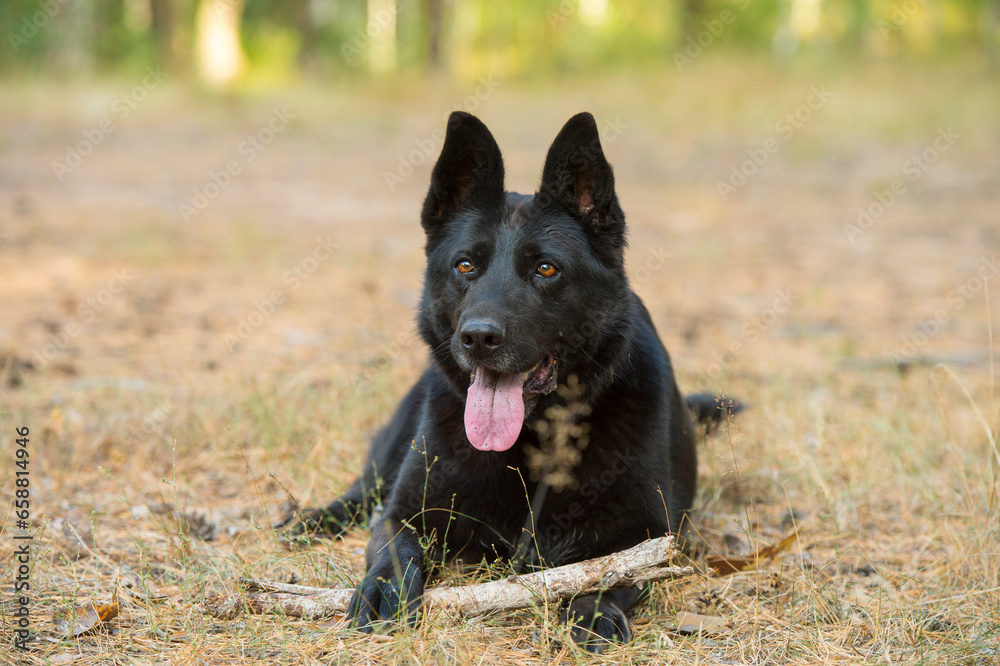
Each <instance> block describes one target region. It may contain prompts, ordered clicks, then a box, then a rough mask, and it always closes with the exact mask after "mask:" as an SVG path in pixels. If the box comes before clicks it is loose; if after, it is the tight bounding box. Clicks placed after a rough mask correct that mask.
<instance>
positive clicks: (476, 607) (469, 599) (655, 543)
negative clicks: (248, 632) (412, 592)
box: [205, 536, 693, 619]
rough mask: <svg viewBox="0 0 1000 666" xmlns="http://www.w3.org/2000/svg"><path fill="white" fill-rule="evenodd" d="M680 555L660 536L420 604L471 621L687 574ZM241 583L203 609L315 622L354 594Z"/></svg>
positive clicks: (442, 590) (428, 594)
mask: <svg viewBox="0 0 1000 666" xmlns="http://www.w3.org/2000/svg"><path fill="white" fill-rule="evenodd" d="M678 553H679V551H678V549H677V545H676V542H675V539H674V537H672V536H666V537H660V538H658V539H652V540H650V541H645V542H643V543H640V544H639V545H638V546H634V547H632V548H629V549H628V550H623V551H621V552H618V553H612V554H611V555H607V556H605V557H598V558H594V559H592V560H586V561H584V562H576V563H574V564H567V565H565V566H562V567H556V568H555V569H547V570H544V571H539V572H537V573H532V574H526V575H523V576H514V575H512V576H509V577H508V578H506V579H504V580H497V581H492V582H489V583H479V584H477V585H463V586H461V587H437V588H431V589H429V590H426V591H425V592H424V606H425V607H429V608H433V609H436V610H441V611H444V612H445V613H447V614H448V615H450V616H452V617H455V618H459V617H475V616H478V615H485V614H487V613H491V612H494V611H512V610H518V609H521V608H529V607H531V606H532V605H535V604H542V603H547V602H551V601H559V600H562V599H568V598H570V597H573V596H576V595H580V594H593V593H596V592H600V591H601V590H609V589H615V588H622V587H631V586H632V585H644V584H646V583H650V582H652V581H656V580H662V579H664V578H672V577H675V576H684V575H688V574H691V573H692V572H693V569H692V568H691V567H679V566H672V565H671V564H670V563H671V562H672V561H673V559H674V558H675V557H676V556H677V555H678ZM240 585H241V586H242V587H243V588H244V590H245V592H242V593H238V594H232V595H228V596H223V597H221V598H215V599H211V600H209V601H206V602H205V608H206V610H207V611H208V612H209V613H211V614H212V615H215V616H217V617H220V618H225V619H230V618H232V617H235V616H236V615H238V614H239V613H240V612H241V611H243V610H247V611H249V612H253V613H276V614H283V615H288V616H292V617H303V618H307V619H319V618H324V617H329V616H331V615H344V614H346V613H347V611H348V604H349V603H350V600H351V595H352V594H353V592H354V590H336V589H329V588H322V587H309V586H306V585H290V584H287V583H276V582H272V581H265V580H258V579H254V578H241V579H240Z"/></svg>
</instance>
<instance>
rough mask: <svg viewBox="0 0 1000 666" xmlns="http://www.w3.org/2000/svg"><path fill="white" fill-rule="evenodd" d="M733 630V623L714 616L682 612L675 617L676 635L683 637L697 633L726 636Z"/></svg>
mask: <svg viewBox="0 0 1000 666" xmlns="http://www.w3.org/2000/svg"><path fill="white" fill-rule="evenodd" d="M732 628H733V623H732V622H731V621H729V620H727V619H726V618H724V617H717V616H715V615H698V614H697V613H688V612H683V613H681V614H680V615H678V616H677V633H679V634H683V635H685V636H690V635H691V634H696V633H698V632H701V633H705V634H716V635H719V634H728V633H729V632H730V631H731V630H732Z"/></svg>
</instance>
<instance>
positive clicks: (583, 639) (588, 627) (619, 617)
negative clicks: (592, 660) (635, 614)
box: [561, 596, 632, 654]
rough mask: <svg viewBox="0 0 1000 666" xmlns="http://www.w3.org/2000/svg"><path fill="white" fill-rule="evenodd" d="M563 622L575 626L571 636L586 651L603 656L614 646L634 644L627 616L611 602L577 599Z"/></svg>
mask: <svg viewBox="0 0 1000 666" xmlns="http://www.w3.org/2000/svg"><path fill="white" fill-rule="evenodd" d="M561 619H562V621H563V622H564V623H566V624H570V625H572V626H571V628H570V636H572V637H573V640H574V641H575V642H576V644H577V645H579V646H580V647H582V648H583V649H584V650H587V651H589V652H593V653H595V654H600V653H601V652H603V651H604V649H605V648H606V647H607V646H608V645H609V644H611V643H628V642H629V641H631V640H632V626H631V625H630V624H629V621H628V618H627V617H626V616H625V612H624V611H622V610H621V608H619V607H618V605H617V604H615V603H613V602H611V601H608V600H598V598H597V597H596V596H586V597H580V598H578V599H575V600H574V601H573V602H572V603H571V604H570V606H569V608H568V609H566V611H564V612H563V614H562V618H561Z"/></svg>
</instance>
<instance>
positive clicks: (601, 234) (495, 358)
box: [419, 112, 632, 451]
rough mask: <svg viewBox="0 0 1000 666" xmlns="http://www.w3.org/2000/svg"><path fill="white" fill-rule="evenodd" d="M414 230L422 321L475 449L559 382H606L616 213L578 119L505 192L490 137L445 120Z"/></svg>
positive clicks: (615, 333)
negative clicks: (531, 177)
mask: <svg viewBox="0 0 1000 666" xmlns="http://www.w3.org/2000/svg"><path fill="white" fill-rule="evenodd" d="M421 223H422V224H423V227H424V231H425V232H426V234H427V245H426V253H427V272H426V276H425V283H424V292H423V299H422V302H421V307H420V315H419V325H420V332H421V335H422V336H423V338H424V340H425V341H426V342H427V343H428V344H429V345H430V347H431V350H432V353H433V355H434V358H435V360H436V362H437V363H438V365H439V367H440V368H441V370H442V371H443V372H444V374H445V375H446V376H447V377H448V380H449V381H450V382H451V384H452V386H453V387H454V388H455V390H456V391H458V392H460V393H461V394H465V395H466V408H465V426H466V434H467V435H468V437H469V440H470V442H471V443H472V444H473V445H474V446H475V447H476V448H478V449H481V450H486V451H490V450H492V451H503V450H506V449H509V448H510V447H511V446H513V445H514V443H515V441H516V440H517V437H518V434H519V433H520V431H521V427H522V425H523V423H524V421H525V418H526V415H530V414H531V413H532V411H533V409H534V407H535V406H536V404H537V403H538V401H539V400H540V399H541V398H542V396H545V395H548V394H550V393H551V392H552V391H553V390H554V389H555V388H556V386H557V383H558V381H559V380H560V378H566V377H569V376H570V375H571V374H577V376H578V377H580V378H581V379H583V378H586V381H588V382H590V383H591V384H595V385H592V386H588V387H587V389H588V390H591V391H593V390H596V389H599V388H601V387H599V386H596V384H600V383H602V382H610V373H611V368H612V367H613V365H614V361H615V360H616V359H615V358H614V349H617V347H615V346H614V344H613V342H614V341H615V340H621V339H622V337H623V336H624V335H625V334H626V331H624V330H622V327H623V326H624V325H625V324H624V319H625V317H624V314H623V313H624V311H625V310H626V309H627V307H628V300H629V299H630V298H632V294H631V292H630V290H629V289H628V283H627V280H626V277H625V272H624V267H623V253H624V249H625V215H624V213H623V212H622V209H621V207H620V206H619V204H618V197H617V195H616V194H615V185H614V176H613V174H612V170H611V166H610V165H609V164H608V161H607V159H605V157H604V151H603V150H602V148H601V142H600V137H599V135H598V131H597V124H596V123H595V121H594V118H593V116H591V115H590V114H589V113H581V114H578V115H576V116H574V117H573V118H571V119H570V120H569V121H568V122H567V123H566V125H565V126H564V127H563V129H562V131H560V132H559V134H558V136H556V138H555V141H554V142H553V143H552V146H551V147H550V148H549V152H548V155H547V157H546V159H545V167H544V169H543V172H542V182H541V185H540V186H539V189H538V191H537V192H536V193H535V194H534V195H531V196H525V195H520V194H515V193H508V192H505V191H504V168H503V158H502V156H501V154H500V149H499V147H498V146H497V143H496V141H495V140H494V139H493V135H492V134H490V131H489V130H488V129H487V128H486V126H485V125H484V124H483V123H482V122H481V121H480V120H479V119H478V118H476V117H475V116H472V115H470V114H468V113H461V112H456V113H453V114H452V115H451V117H450V118H449V120H448V131H447V135H446V137H445V141H444V147H443V148H442V150H441V156H440V157H439V158H438V161H437V164H436V165H435V166H434V171H433V173H432V175H431V184H430V189H429V191H428V193H427V198H426V199H425V200H424V206H423V211H422V214H421Z"/></svg>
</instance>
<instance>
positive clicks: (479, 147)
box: [420, 111, 504, 249]
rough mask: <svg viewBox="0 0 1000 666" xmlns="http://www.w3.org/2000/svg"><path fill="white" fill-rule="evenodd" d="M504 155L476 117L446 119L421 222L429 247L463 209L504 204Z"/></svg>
mask: <svg viewBox="0 0 1000 666" xmlns="http://www.w3.org/2000/svg"><path fill="white" fill-rule="evenodd" d="M503 175H504V174H503V157H502V156H501V155H500V147H499V146H497V142H496V140H495V139H494V138H493V135H492V134H490V131H489V130H488V129H486V125H484V124H483V122H482V121H481V120H479V118H476V117H475V116H473V115H472V114H469V113H465V112H464V111H455V112H454V113H452V114H451V116H449V118H448V133H447V134H446V135H445V137H444V147H443V148H442V149H441V156H440V157H438V161H437V164H435V165H434V171H433V172H432V173H431V186H430V189H429V190H428V191H427V198H426V199H424V208H423V211H422V212H421V214H420V223H421V224H422V225H423V227H424V232H426V234H427V249H430V248H431V247H432V246H433V245H434V244H435V243H436V242H437V240H438V239H439V238H440V237H441V235H442V234H443V233H444V229H445V227H446V226H447V225H448V223H449V222H450V221H451V219H452V218H453V217H454V216H455V213H456V212H458V211H459V210H461V209H462V208H466V207H471V208H480V209H484V210H485V209H488V208H490V207H499V206H501V205H502V204H503V198H504V194H503Z"/></svg>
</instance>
